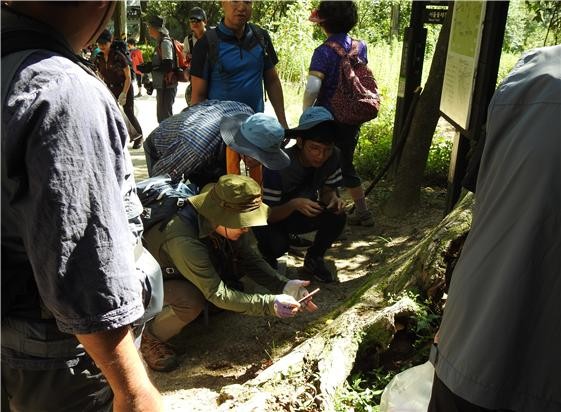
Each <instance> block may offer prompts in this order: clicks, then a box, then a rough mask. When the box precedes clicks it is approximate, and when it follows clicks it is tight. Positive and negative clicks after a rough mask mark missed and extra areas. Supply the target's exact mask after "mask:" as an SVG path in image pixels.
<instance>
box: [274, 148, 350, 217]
mask: <svg viewBox="0 0 561 412" xmlns="http://www.w3.org/2000/svg"><path fill="white" fill-rule="evenodd" d="M299 151H300V148H299V147H298V146H292V147H290V148H288V149H286V153H287V154H288V156H289V157H290V165H289V166H288V167H285V168H284V169H282V170H270V169H267V168H265V167H264V168H263V201H264V202H265V203H266V204H268V205H269V206H279V205H282V204H284V203H286V202H288V201H289V200H291V199H294V198H296V197H304V198H307V199H310V200H314V201H317V200H318V199H319V197H318V196H319V192H320V191H321V189H322V188H323V187H324V186H329V187H332V188H334V189H335V188H337V187H338V186H341V184H342V175H341V167H340V166H339V149H338V148H336V147H334V148H333V153H332V154H331V156H330V157H329V158H328V159H327V160H326V161H325V163H324V164H323V165H322V166H321V167H318V168H314V167H304V166H303V165H302V163H301V162H300V159H299Z"/></svg>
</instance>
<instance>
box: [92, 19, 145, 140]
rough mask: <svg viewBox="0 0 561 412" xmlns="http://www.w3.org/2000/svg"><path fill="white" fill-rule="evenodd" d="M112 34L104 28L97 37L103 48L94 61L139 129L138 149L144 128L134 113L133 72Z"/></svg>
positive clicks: (106, 82) (104, 79) (99, 44)
mask: <svg viewBox="0 0 561 412" xmlns="http://www.w3.org/2000/svg"><path fill="white" fill-rule="evenodd" d="M112 37H113V36H112V35H111V32H110V31H109V30H107V29H106V30H103V32H101V34H100V35H99V37H98V38H97V44H98V46H99V48H100V50H101V53H99V54H98V55H97V56H96V57H95V59H94V63H95V66H96V67H97V70H98V73H99V74H100V76H101V78H102V79H103V81H104V82H105V84H107V87H108V88H109V90H111V93H113V96H115V98H116V99H117V102H118V103H119V104H120V105H121V106H122V107H123V111H124V112H125V114H126V115H127V118H128V119H129V121H130V122H131V124H132V126H133V127H134V128H135V129H136V131H137V136H135V138H134V140H131V143H133V148H134V149H138V148H140V147H141V146H142V128H141V127H140V123H138V119H137V118H136V116H135V115H134V90H133V86H132V77H131V76H132V74H131V68H130V66H129V61H128V58H127V56H125V55H124V54H123V53H121V52H120V51H119V50H117V48H115V47H113V44H114V43H113V41H112Z"/></svg>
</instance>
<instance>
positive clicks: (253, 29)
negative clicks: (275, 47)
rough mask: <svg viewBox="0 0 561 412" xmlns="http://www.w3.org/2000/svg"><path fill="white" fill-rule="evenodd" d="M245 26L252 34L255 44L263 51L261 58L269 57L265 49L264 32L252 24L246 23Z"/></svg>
mask: <svg viewBox="0 0 561 412" xmlns="http://www.w3.org/2000/svg"><path fill="white" fill-rule="evenodd" d="M247 25H248V26H249V28H250V29H251V32H252V33H253V35H254V36H255V38H256V39H257V43H259V45H260V46H261V48H262V49H263V56H264V57H269V51H268V49H267V44H266V41H265V30H263V29H262V28H261V27H259V26H256V25H255V24H253V23H247Z"/></svg>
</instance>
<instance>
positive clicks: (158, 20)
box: [146, 16, 169, 36]
mask: <svg viewBox="0 0 561 412" xmlns="http://www.w3.org/2000/svg"><path fill="white" fill-rule="evenodd" d="M164 22H165V20H164V18H163V17H160V16H150V17H148V21H147V22H146V24H147V25H148V26H151V27H154V28H155V29H156V30H157V31H159V32H160V33H162V34H163V35H166V36H167V35H168V34H169V31H168V29H166V27H165V23H164Z"/></svg>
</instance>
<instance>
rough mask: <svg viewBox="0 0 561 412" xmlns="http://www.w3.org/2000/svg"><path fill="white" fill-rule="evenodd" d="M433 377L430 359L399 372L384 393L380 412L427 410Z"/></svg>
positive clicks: (424, 411) (423, 411) (422, 411)
mask: <svg viewBox="0 0 561 412" xmlns="http://www.w3.org/2000/svg"><path fill="white" fill-rule="evenodd" d="M433 377H434V367H433V366H432V363H430V362H428V361H427V362H425V363H423V364H421V365H417V366H414V367H412V368H409V369H407V370H404V371H403V372H401V373H398V374H397V375H395V376H394V377H393V379H392V380H391V381H390V383H388V385H387V386H386V388H385V389H384V392H383V393H382V399H381V401H380V412H426V411H427V408H428V406H429V401H430V396H431V392H432V380H433Z"/></svg>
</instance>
